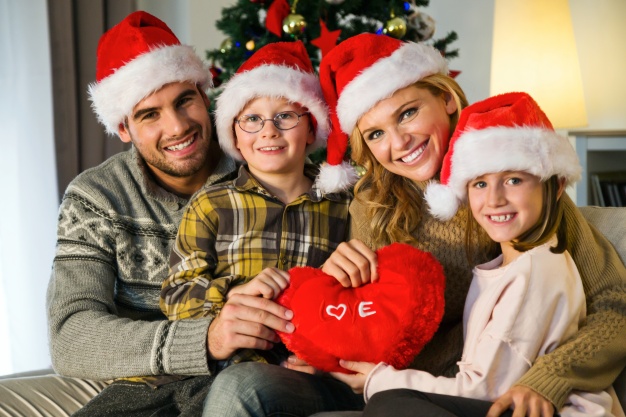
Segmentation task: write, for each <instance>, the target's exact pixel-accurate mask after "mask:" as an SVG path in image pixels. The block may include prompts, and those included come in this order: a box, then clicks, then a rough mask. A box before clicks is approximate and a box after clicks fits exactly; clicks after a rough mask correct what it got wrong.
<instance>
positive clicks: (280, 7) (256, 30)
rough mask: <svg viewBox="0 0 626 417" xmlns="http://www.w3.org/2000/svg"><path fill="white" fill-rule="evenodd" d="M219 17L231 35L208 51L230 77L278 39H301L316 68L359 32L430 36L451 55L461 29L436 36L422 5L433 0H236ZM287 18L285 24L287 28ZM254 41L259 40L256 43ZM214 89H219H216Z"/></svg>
mask: <svg viewBox="0 0 626 417" xmlns="http://www.w3.org/2000/svg"><path fill="white" fill-rule="evenodd" d="M232 3H233V5H232V6H230V7H225V8H223V9H222V16H221V18H220V19H218V21H217V22H216V27H217V29H219V30H221V31H222V32H223V33H224V34H225V36H226V37H227V40H224V42H223V43H222V45H220V47H219V48H218V49H214V50H210V51H207V55H206V57H207V58H208V60H209V61H210V62H214V63H215V66H216V67H219V68H220V69H221V70H222V73H221V74H220V78H221V79H222V81H227V80H228V79H230V77H232V76H233V74H234V73H235V71H236V70H237V68H239V67H240V66H241V64H242V63H243V62H244V61H245V60H247V59H248V58H249V57H250V55H251V54H252V53H253V52H254V51H256V50H258V49H259V48H261V47H263V46H264V45H267V44H268V43H273V42H293V41H295V40H301V41H302V42H303V43H304V45H305V48H306V50H307V53H308V54H309V58H310V59H311V62H312V63H313V66H314V68H317V67H318V66H319V62H320V59H321V57H322V56H324V55H325V54H326V53H327V52H328V51H330V49H332V48H333V47H334V46H335V45H337V44H340V43H341V42H343V41H344V40H346V39H348V38H350V37H352V36H355V35H358V34H360V33H376V34H380V35H381V36H390V37H397V38H399V39H401V40H403V41H414V42H421V41H426V42H427V43H428V44H429V45H432V46H434V47H435V48H437V49H438V50H439V51H440V52H441V53H442V55H443V56H444V57H445V58H447V59H451V58H454V57H455V56H457V50H455V49H454V48H453V47H452V46H451V45H452V43H453V42H454V41H455V40H456V37H457V35H456V33H455V32H450V33H448V34H444V35H445V36H444V37H442V38H437V37H436V34H435V36H433V33H434V31H435V22H434V20H433V19H432V18H431V17H430V16H428V15H427V14H426V13H424V12H422V11H421V9H422V8H423V7H425V6H428V3H429V0H301V1H297V0H233V1H232ZM283 21H284V23H285V28H283ZM253 44H254V46H252V45H253ZM212 94H213V95H215V96H216V95H218V94H219V89H216V90H215V91H214V92H213V93H212Z"/></svg>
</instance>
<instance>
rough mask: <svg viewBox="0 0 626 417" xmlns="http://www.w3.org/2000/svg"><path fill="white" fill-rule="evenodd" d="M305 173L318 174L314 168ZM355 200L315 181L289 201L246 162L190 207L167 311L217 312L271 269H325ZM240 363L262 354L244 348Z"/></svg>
mask: <svg viewBox="0 0 626 417" xmlns="http://www.w3.org/2000/svg"><path fill="white" fill-rule="evenodd" d="M305 174H306V175H307V176H309V177H310V178H314V176H315V174H316V168H315V167H313V166H307V167H306V169H305ZM350 201H351V196H350V195H349V194H347V193H342V194H339V193H337V194H327V195H322V194H321V192H319V190H317V188H315V186H314V187H312V188H311V190H310V191H309V192H308V193H305V194H303V195H301V196H300V197H298V198H297V199H296V200H295V201H293V202H292V203H290V204H284V203H283V202H281V201H280V200H279V199H278V198H276V197H274V196H272V195H271V194H270V193H269V192H268V191H267V190H266V189H264V188H263V187H262V186H261V184H260V183H259V182H258V181H257V180H256V179H255V178H254V177H253V176H251V175H250V174H249V172H248V171H247V169H246V168H245V167H241V168H240V171H239V176H238V178H237V179H235V180H234V181H231V182H228V183H223V184H219V185H215V186H211V187H208V188H206V189H203V190H201V191H200V192H199V193H198V194H197V195H196V196H195V197H194V199H193V200H192V201H191V202H190V204H189V206H188V207H187V210H186V212H185V213H184V215H183V219H182V222H181V224H180V228H179V230H178V235H177V238H176V242H175V245H174V249H173V251H172V254H171V257H170V275H169V276H168V277H167V279H166V280H165V281H164V282H163V286H162V292H161V309H162V310H163V312H164V313H165V315H166V316H167V317H168V318H169V319H170V320H178V319H186V318H196V317H203V316H208V315H213V316H216V315H217V313H218V312H219V311H220V309H221V308H222V306H223V305H224V303H225V301H226V295H227V293H228V291H229V289H230V288H232V287H233V286H235V285H241V284H244V283H246V282H248V281H250V280H251V279H253V278H254V277H255V276H256V275H257V274H258V273H260V272H261V271H262V270H263V269H265V268H268V267H277V268H280V269H282V270H288V269H290V268H292V267H295V266H312V267H319V266H321V265H322V264H323V263H324V262H325V261H326V259H327V258H328V256H329V255H330V254H331V253H332V252H333V251H334V250H335V248H336V247H337V246H338V245H339V243H341V242H343V241H345V240H346V239H347V236H348V227H349V221H348V206H349V204H350ZM259 353H262V352H259ZM241 360H263V359H261V358H259V357H258V355H254V354H252V353H251V352H250V351H248V352H245V351H241V352H239V355H238V357H236V358H233V360H231V361H229V362H230V363H232V362H233V361H234V362H239V361H241Z"/></svg>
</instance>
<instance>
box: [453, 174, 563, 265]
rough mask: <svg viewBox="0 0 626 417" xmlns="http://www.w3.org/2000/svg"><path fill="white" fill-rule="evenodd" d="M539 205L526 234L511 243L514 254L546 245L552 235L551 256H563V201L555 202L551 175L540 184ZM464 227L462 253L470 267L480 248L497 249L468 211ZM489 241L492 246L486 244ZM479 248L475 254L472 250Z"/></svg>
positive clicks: (554, 179)
mask: <svg viewBox="0 0 626 417" xmlns="http://www.w3.org/2000/svg"><path fill="white" fill-rule="evenodd" d="M541 184H542V187H543V205H542V209H541V216H539V220H538V221H537V223H535V224H534V225H533V226H532V227H531V228H530V229H529V230H527V231H526V232H525V233H522V234H521V235H520V236H518V237H517V238H516V239H515V240H513V241H512V246H513V249H515V250H516V251H518V252H526V251H527V250H530V249H532V248H535V247H537V246H540V245H543V244H544V243H546V242H548V241H549V240H550V239H551V238H552V236H553V235H554V234H555V233H556V236H557V239H558V243H557V245H556V246H555V247H553V248H550V251H551V252H553V253H563V252H564V251H565V249H566V248H567V234H566V233H565V229H566V225H565V215H564V211H565V208H564V203H563V199H562V198H559V188H560V181H559V177H558V176H557V175H553V176H552V177H550V178H548V179H547V180H546V181H543V182H542V183H541ZM467 213H468V215H467V227H466V228H465V249H466V251H467V258H468V260H469V261H470V263H475V262H474V261H475V258H476V256H477V255H478V254H480V253H484V250H485V249H484V248H485V247H487V248H492V247H493V246H494V245H497V244H496V243H495V242H493V241H492V240H491V238H489V235H487V232H485V231H484V229H483V228H482V227H480V225H479V224H478V222H477V221H476V219H474V216H472V211H471V210H467ZM489 241H491V242H492V244H491V245H490V244H489ZM477 247H478V248H479V249H478V250H477V249H476V248H477Z"/></svg>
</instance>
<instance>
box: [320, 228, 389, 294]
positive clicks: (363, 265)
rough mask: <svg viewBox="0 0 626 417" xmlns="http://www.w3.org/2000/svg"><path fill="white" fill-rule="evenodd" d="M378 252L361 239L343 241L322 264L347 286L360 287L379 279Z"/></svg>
mask: <svg viewBox="0 0 626 417" xmlns="http://www.w3.org/2000/svg"><path fill="white" fill-rule="evenodd" d="M377 259H378V258H377V256H376V252H374V251H373V250H371V249H370V248H368V247H367V245H366V244H365V243H363V242H361V241H360V240H357V239H352V240H351V241H349V242H343V243H341V244H340V245H339V246H338V247H337V249H336V250H335V251H334V252H333V253H332V254H331V255H330V257H329V258H328V259H327V260H326V262H325V263H324V265H323V266H322V271H323V272H324V273H326V274H328V275H330V276H333V277H335V278H336V279H337V281H339V282H340V283H341V285H343V286H344V287H346V288H349V287H358V286H360V285H363V284H366V283H368V282H376V281H377V280H378V272H377V268H378V260H377Z"/></svg>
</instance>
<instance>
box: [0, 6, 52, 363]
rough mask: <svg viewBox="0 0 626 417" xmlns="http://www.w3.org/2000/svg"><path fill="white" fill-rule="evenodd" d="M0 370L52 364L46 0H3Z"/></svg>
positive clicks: (0, 37) (0, 42)
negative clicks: (48, 299)
mask: <svg viewBox="0 0 626 417" xmlns="http://www.w3.org/2000/svg"><path fill="white" fill-rule="evenodd" d="M0 176H1V179H2V181H1V182H0V184H2V185H0V196H1V198H0V375H2V374H9V373H17V372H25V371H30V370H35V369H41V368H47V367H50V357H49V353H48V338H47V326H46V313H45V293H46V288H47V285H48V280H49V277H50V270H51V265H52V259H53V257H54V246H55V239H56V218H57V211H58V204H59V202H58V200H57V185H56V184H57V182H56V167H55V157H54V137H53V125H52V96H51V79H50V52H49V42H48V15H47V6H46V1H45V0H19V1H17V0H0Z"/></svg>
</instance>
